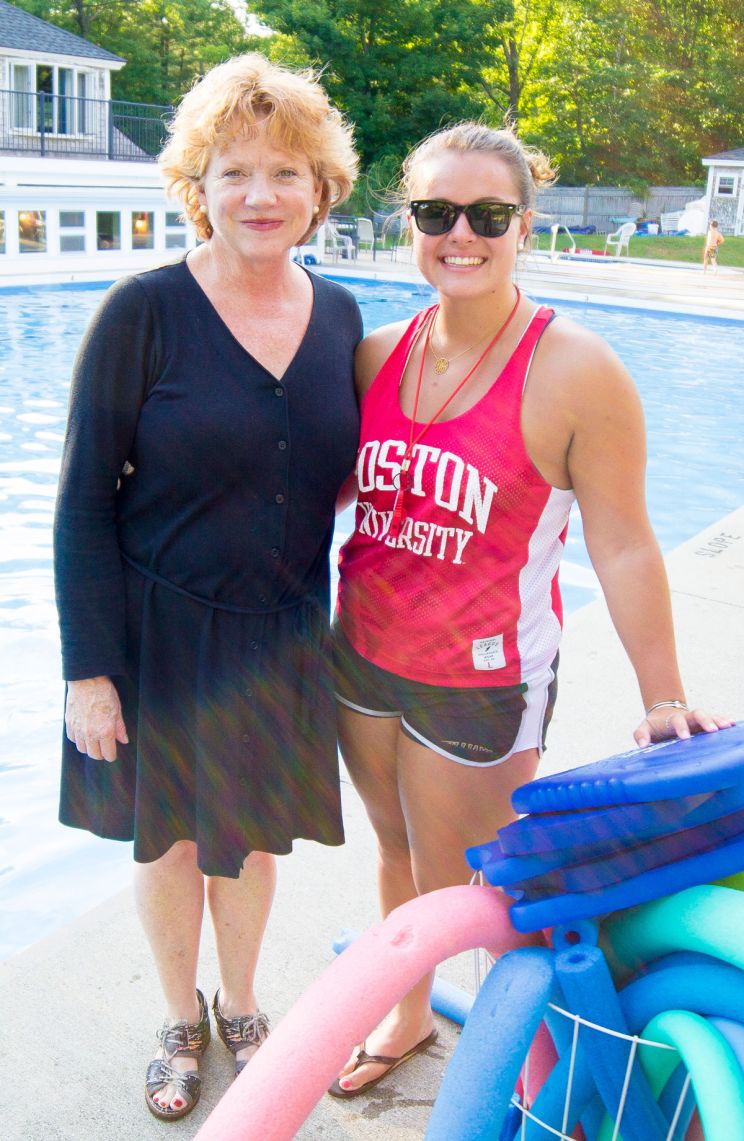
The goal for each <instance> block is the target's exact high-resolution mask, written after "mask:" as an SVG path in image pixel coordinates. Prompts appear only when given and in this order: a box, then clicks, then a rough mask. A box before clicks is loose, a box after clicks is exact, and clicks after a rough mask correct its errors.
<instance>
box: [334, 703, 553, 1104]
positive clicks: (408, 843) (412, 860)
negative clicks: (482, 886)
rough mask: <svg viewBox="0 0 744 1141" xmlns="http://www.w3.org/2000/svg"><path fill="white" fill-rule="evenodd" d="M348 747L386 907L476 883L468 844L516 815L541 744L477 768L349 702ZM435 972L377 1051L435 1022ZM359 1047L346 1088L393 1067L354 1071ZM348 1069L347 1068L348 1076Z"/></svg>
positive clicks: (401, 1008)
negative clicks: (515, 801)
mask: <svg viewBox="0 0 744 1141" xmlns="http://www.w3.org/2000/svg"><path fill="white" fill-rule="evenodd" d="M340 718H341V748H342V752H343V755H344V759H345V761H346V763H347V766H348V768H349V772H350V774H351V776H352V779H353V781H354V784H355V786H356V788H357V790H358V791H359V794H360V795H361V797H362V799H363V800H364V802H365V806H366V808H367V812H368V814H369V817H370V820H371V822H372V824H373V826H374V828H375V831H376V833H377V837H378V841H379V853H380V863H379V883H380V900H381V904H382V910H383V914H387V912H388V911H389V910H391V909H392V907H395V906H398V904H400V903H403V902H405V901H406V900H407V899H412V898H414V896H415V895H420V894H423V893H424V892H427V891H433V890H435V889H436V888H440V887H449V886H452V885H455V884H461V883H467V882H468V881H469V879H470V878H471V871H470V868H469V867H468V864H467V862H466V860H465V856H464V850H465V848H467V847H469V846H471V845H472V844H477V843H484V842H486V841H488V840H490V839H493V837H494V836H495V834H496V832H497V830H498V829H499V828H501V827H502V826H503V825H504V824H506V823H508V822H509V821H510V820H512V819H514V812H513V811H512V808H511V802H510V798H511V793H512V791H513V790H514V789H515V788H516V787H517V786H518V785H520V784H524V783H525V782H526V781H528V780H530V779H531V778H532V777H533V776H534V773H535V770H536V768H537V763H538V754H537V750H536V749H529V750H525V751H524V752H521V753H516V754H515V755H514V756H513V757H511V758H510V759H509V760H508V761H506V762H505V763H504V764H503V765H498V766H495V767H494V768H482V769H481V768H477V767H475V766H470V765H460V764H457V763H456V762H454V761H449V760H446V759H445V758H443V757H440V756H439V755H438V754H437V753H435V752H433V751H432V750H431V749H427V748H425V747H424V746H423V745H421V744H418V743H416V742H414V741H412V740H411V739H410V738H409V737H407V736H406V735H405V734H404V733H403V732H402V731H401V730H400V728H399V725H398V721H397V719H396V720H395V721H393V720H392V719H391V718H386V719H384V720H383V719H382V718H373V717H365V716H364V715H362V714H355V713H352V712H351V711H349V710H348V709H345V708H343V709H342V712H341V715H340ZM430 989H431V977H430V976H427V977H426V978H425V979H423V980H422V981H421V982H420V983H418V984H417V986H415V987H414V988H413V990H411V991H410V992H409V993H408V994H407V995H406V997H405V998H404V999H403V1000H402V1002H401V1003H399V1004H398V1006H396V1007H395V1008H394V1009H393V1010H392V1011H391V1013H390V1015H389V1016H388V1017H387V1018H386V1019H385V1020H384V1021H383V1022H382V1023H381V1024H380V1026H379V1027H377V1029H376V1030H375V1031H374V1032H373V1033H372V1034H371V1035H370V1036H369V1038H368V1039H367V1043H366V1050H367V1053H369V1054H384V1055H387V1056H390V1057H399V1056H400V1055H401V1054H404V1053H405V1052H406V1051H407V1050H409V1049H411V1047H412V1046H414V1045H415V1044H416V1043H417V1042H420V1041H421V1040H422V1039H423V1038H425V1037H426V1036H427V1034H428V1033H429V1031H430V1030H431V1026H432V1017H431V1006H430V999H429V995H430ZM355 1057H356V1052H355V1054H354V1056H352V1058H351V1059H350V1060H349V1062H348V1063H347V1065H346V1066H345V1067H344V1069H343V1070H342V1072H341V1079H340V1080H341V1081H342V1085H343V1088H344V1089H356V1088H358V1087H359V1086H360V1085H363V1084H365V1083H366V1082H368V1081H371V1080H372V1079H373V1078H375V1077H377V1076H378V1075H379V1074H381V1073H382V1072H384V1067H382V1066H379V1065H377V1066H376V1065H374V1064H370V1063H368V1064H366V1065H363V1066H360V1067H359V1068H358V1069H357V1070H355V1071H354V1072H353V1073H352V1072H351V1070H352V1069H353V1065H354V1061H355ZM344 1075H348V1076H347V1077H344Z"/></svg>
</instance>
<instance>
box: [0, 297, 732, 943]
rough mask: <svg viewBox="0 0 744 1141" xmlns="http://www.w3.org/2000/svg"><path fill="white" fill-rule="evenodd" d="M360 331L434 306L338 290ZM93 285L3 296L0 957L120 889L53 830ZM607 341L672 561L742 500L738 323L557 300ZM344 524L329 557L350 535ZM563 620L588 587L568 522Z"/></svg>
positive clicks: (81, 842)
mask: <svg viewBox="0 0 744 1141" xmlns="http://www.w3.org/2000/svg"><path fill="white" fill-rule="evenodd" d="M347 284H349V286H350V288H352V289H353V291H354V293H355V294H356V295H357V297H358V299H359V302H360V305H361V308H362V312H363V315H364V321H365V327H366V328H367V329H368V330H369V329H372V328H375V327H377V326H378V325H380V324H382V323H384V322H386V321H390V320H395V319H398V318H401V317H405V316H407V315H410V314H411V313H413V312H415V311H416V310H417V309H420V308H422V307H423V306H425V305H427V304H429V303H430V300H431V298H432V293H431V290H430V289H429V288H428V287H426V286H422V285H415V284H413V285H410V284H403V283H399V282H392V283H390V282H367V281H361V280H355V281H354V282H347ZM101 295H102V289H101V287H100V286H96V287H83V288H81V287H75V288H62V287H54V288H52V287H37V288H35V289H19V290H14V291H9V292H0V312H1V313H2V318H3V319H2V321H0V541H1V544H2V545H1V546H0V663H1V664H0V898H1V899H2V904H1V906H0V915H1V916H2V920H0V922H2V923H3V928H2V929H1V930H0V958H3V957H7V956H8V955H10V954H12V953H14V952H15V951H17V950H19V949H21V948H22V947H24V946H26V945H28V944H29V943H32V942H34V941H36V940H37V939H39V938H41V937H42V936H43V935H44V934H46V933H47V932H49V931H51V930H53V929H55V928H56V927H58V926H60V925H61V924H63V923H64V922H66V921H68V920H69V919H71V918H72V917H73V916H75V915H76V914H78V913H80V912H81V911H84V910H87V909H88V908H89V907H91V906H93V905H94V904H95V903H96V902H98V901H99V900H101V899H104V898H106V897H107V896H109V895H110V894H112V892H113V891H115V890H117V889H118V888H119V887H122V886H124V885H125V884H126V883H128V882H129V877H130V863H129V845H125V844H115V843H112V842H107V841H103V840H98V839H96V838H93V837H89V836H88V835H87V834H85V833H81V832H78V831H76V830H72V829H66V828H62V827H61V825H59V824H57V822H56V815H57V769H58V757H59V736H60V734H61V732H62V726H61V709H62V684H61V682H60V681H59V648H58V642H57V632H56V616H55V612H54V603H53V591H52V583H51V521H52V511H53V503H54V494H55V489H56V479H57V471H58V465H59V456H60V451H61V445H62V438H63V432H64V422H65V414H66V403H67V389H68V382H69V375H70V371H71V366H72V361H73V357H74V354H75V351H76V348H77V344H78V342H79V340H80V336H81V334H82V332H83V329H84V328H85V325H86V323H87V321H88V319H89V317H90V315H91V313H92V312H93V310H94V308H95V307H96V305H97V304H98V302H99V300H100V297H101ZM556 308H557V309H558V310H559V311H560V312H561V313H564V314H565V315H567V316H569V317H571V318H573V319H574V320H577V321H580V322H581V323H582V324H585V325H587V326H589V327H591V328H593V329H596V330H597V331H599V332H601V333H602V334H603V335H604V336H605V337H606V338H607V339H608V340H609V341H610V342H611V344H612V345H613V346H614V348H615V349H616V351H617V352H618V353H619V355H620V356H621V357H622V358H623V359H624V360H625V362H626V364H627V365H628V368H629V369H630V371H631V373H632V375H633V376H634V378H635V380H636V383H637V385H638V387H639V390H640V393H641V397H642V400H643V403H644V406H645V410H646V417H647V424H648V430H649V453H650V456H649V472H648V495H649V505H650V511H651V517H652V521H653V523H654V526H655V528H656V531H657V534H658V536H659V540H660V542H661V545H662V548H663V549H664V550H665V551H668V550H671V549H672V548H673V547H675V546H677V545H678V544H679V543H681V542H683V541H684V540H685V539H687V538H689V537H690V536H691V535H693V534H695V533H697V532H698V531H699V530H701V529H702V528H703V527H706V526H707V525H709V524H710V523H712V522H714V521H715V520H716V519H717V518H719V517H720V516H722V515H724V514H727V513H728V512H729V511H731V510H733V509H734V508H736V507H738V506H739V505H740V504H741V503H742V502H744V465H742V464H741V461H740V455H741V439H742V436H743V435H744V396H743V395H742V392H741V388H740V383H739V372H740V366H739V364H738V362H740V361H741V360H742V359H744V325H741V324H739V323H737V322H733V321H725V320H718V319H706V318H698V317H686V316H685V317H682V316H672V315H669V314H663V315H661V314H654V313H651V312H646V311H643V312H639V311H638V310H633V311H630V310H627V309H613V308H612V307H607V306H595V305H584V304H579V303H573V302H572V303H568V302H563V301H561V302H560V303H557V304H556ZM350 519H351V513H350V512H347V513H345V515H344V516H342V518H341V525H340V528H339V536H338V537H337V541H336V547H337V546H338V544H339V542H340V541H341V538H342V536H343V533H344V530H345V529H347V528H348V526H349V525H350ZM562 582H563V586H564V596H565V601H566V607H567V609H574V608H576V607H577V606H579V605H581V604H582V603H584V602H587V601H590V600H591V599H592V598H593V597H594V595H595V590H596V584H595V582H594V576H593V573H592V571H591V568H590V566H589V564H588V560H587V557H586V552H585V550H584V547H583V542H582V539H581V528H580V524H579V521H578V519H574V520H573V521H572V525H571V528H570V532H569V538H568V542H567V546H566V561H565V565H564V572H563V574H562Z"/></svg>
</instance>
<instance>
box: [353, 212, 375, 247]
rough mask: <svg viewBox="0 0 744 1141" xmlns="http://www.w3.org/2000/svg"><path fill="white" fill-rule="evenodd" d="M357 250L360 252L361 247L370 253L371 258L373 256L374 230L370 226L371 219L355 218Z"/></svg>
mask: <svg viewBox="0 0 744 1141" xmlns="http://www.w3.org/2000/svg"><path fill="white" fill-rule="evenodd" d="M356 224H357V250H361V248H362V247H363V246H365V247H366V248H367V249H369V250H371V251H372V257H374V256H375V248H376V242H375V228H374V226H373V225H372V219H371V218H357V220H356Z"/></svg>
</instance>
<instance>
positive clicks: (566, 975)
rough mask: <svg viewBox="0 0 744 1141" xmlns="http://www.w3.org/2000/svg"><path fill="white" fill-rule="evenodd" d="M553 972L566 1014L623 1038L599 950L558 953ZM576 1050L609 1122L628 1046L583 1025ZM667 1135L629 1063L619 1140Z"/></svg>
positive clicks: (654, 1140)
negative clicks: (559, 987) (571, 1014)
mask: <svg viewBox="0 0 744 1141" xmlns="http://www.w3.org/2000/svg"><path fill="white" fill-rule="evenodd" d="M555 972H556V978H557V979H558V982H559V983H560V985H561V989H562V990H563V993H564V995H565V998H566V1006H567V1007H568V1009H569V1010H571V1011H572V1012H573V1013H574V1014H578V1015H580V1016H581V1017H582V1018H584V1019H586V1020H587V1021H589V1022H594V1023H597V1024H598V1025H600V1026H603V1027H606V1028H607V1029H608V1030H616V1031H619V1032H620V1033H623V1034H627V1033H628V1029H627V1024H626V1022H625V1018H624V1016H623V1013H622V1009H621V1006H620V1001H619V999H618V996H617V993H616V991H615V987H614V985H613V982H612V978H611V976H610V971H609V968H608V966H607V963H606V962H605V958H604V955H603V954H602V951H601V950H600V949H599V947H587V946H584V945H583V944H577V946H576V947H573V948H570V949H569V950H565V951H561V952H560V954H559V955H557V956H556V960H555ZM579 1049H580V1050H582V1051H583V1052H584V1056H585V1057H586V1059H587V1061H588V1062H589V1067H590V1070H591V1074H592V1077H593V1078H594V1081H595V1083H596V1086H597V1089H598V1090H599V1092H600V1094H601V1095H602V1100H603V1101H604V1103H605V1106H606V1108H607V1112H608V1113H609V1115H610V1117H611V1118H613V1120H614V1119H615V1118H616V1117H617V1111H618V1107H619V1105H620V1100H621V1096H622V1091H623V1086H624V1083H625V1075H626V1071H627V1065H628V1058H629V1054H630V1043H628V1042H626V1041H625V1040H624V1039H622V1038H616V1037H614V1036H613V1035H611V1034H604V1033H602V1031H599V1030H592V1029H591V1028H590V1027H587V1026H582V1027H581V1030H580V1032H579ZM667 1132H668V1123H667V1122H666V1121H665V1119H664V1117H663V1114H662V1113H661V1110H660V1109H659V1107H658V1105H657V1104H656V1100H655V1099H654V1096H653V1094H652V1093H651V1090H650V1088H649V1085H648V1082H647V1081H646V1079H645V1077H644V1076H643V1073H642V1072H641V1070H640V1067H638V1066H636V1065H635V1063H634V1065H633V1071H632V1074H631V1077H630V1081H629V1082H628V1088H627V1094H626V1098H625V1105H624V1109H623V1114H622V1120H621V1136H622V1138H623V1141H665V1138H666V1136H667Z"/></svg>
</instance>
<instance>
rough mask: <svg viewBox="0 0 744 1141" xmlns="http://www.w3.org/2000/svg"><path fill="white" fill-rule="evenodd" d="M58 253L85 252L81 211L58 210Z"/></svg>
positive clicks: (83, 218) (83, 220) (83, 222)
mask: <svg viewBox="0 0 744 1141" xmlns="http://www.w3.org/2000/svg"><path fill="white" fill-rule="evenodd" d="M59 249H60V253H63V254H70V253H80V252H81V251H83V250H85V214H84V212H83V211H82V210H60V212H59Z"/></svg>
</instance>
